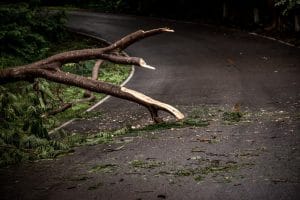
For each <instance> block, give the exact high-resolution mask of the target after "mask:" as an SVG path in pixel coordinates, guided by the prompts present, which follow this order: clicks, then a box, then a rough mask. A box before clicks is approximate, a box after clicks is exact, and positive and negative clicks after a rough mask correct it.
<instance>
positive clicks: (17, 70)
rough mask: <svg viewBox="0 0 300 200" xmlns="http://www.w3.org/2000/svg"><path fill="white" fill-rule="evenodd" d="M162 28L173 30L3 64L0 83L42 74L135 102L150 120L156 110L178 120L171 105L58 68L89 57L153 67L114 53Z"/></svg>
mask: <svg viewBox="0 0 300 200" xmlns="http://www.w3.org/2000/svg"><path fill="white" fill-rule="evenodd" d="M165 32H173V30H171V29H168V28H159V29H153V30H149V31H143V30H139V31H136V32H134V33H131V34H129V35H127V36H125V37H123V38H122V39H120V40H118V41H116V42H115V43H113V44H111V45H109V46H107V47H104V48H96V49H83V50H74V51H68V52H63V53H60V54H56V55H54V56H51V57H48V58H46V59H43V60H40V61H37V62H34V63H31V64H28V65H23V66H17V67H13V68H6V69H3V70H0V84H5V83H10V82H16V81H30V82H34V80H35V79H36V78H44V79H46V80H49V81H53V82H57V83H62V84H66V85H71V86H76V87H80V88H83V89H86V90H88V91H92V92H98V93H104V94H107V95H111V96H114V97H118V98H122V99H126V100H129V101H132V102H135V103H138V104H140V105H142V106H144V107H146V108H147V109H148V110H149V112H150V114H151V117H152V119H153V120H154V122H161V119H160V118H159V116H158V111H159V110H162V111H165V112H168V113H170V114H171V115H173V116H174V117H175V118H176V119H178V120H180V119H183V118H184V115H183V114H182V113H181V112H180V111H178V110H177V109H176V108H174V107H173V106H171V105H168V104H165V103H162V102H160V101H157V100H154V99H152V98H150V97H148V96H146V95H144V94H142V93H140V92H137V91H134V90H131V89H128V88H125V87H121V86H117V85H113V84H110V83H106V82H103V81H99V80H96V79H95V78H92V79H89V78H87V77H83V76H79V75H76V74H71V73H68V72H64V71H62V70H61V67H62V66H63V65H64V64H66V63H74V62H79V61H82V60H91V59H101V60H107V61H110V62H113V63H119V64H131V65H136V66H140V67H144V68H148V69H155V68H154V67H152V66H150V65H147V64H146V62H145V61H144V60H143V59H142V58H137V57H126V56H123V55H121V54H117V52H120V51H122V50H124V49H126V48H127V47H128V46H130V45H131V44H133V43H135V42H137V41H139V40H141V39H144V38H146V37H150V36H153V35H156V34H160V33H165Z"/></svg>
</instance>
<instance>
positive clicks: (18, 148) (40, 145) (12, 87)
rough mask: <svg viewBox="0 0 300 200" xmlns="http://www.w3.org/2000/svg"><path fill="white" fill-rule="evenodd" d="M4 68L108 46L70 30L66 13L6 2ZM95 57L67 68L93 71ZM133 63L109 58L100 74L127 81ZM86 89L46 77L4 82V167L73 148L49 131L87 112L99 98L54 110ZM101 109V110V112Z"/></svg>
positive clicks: (1, 33)
mask: <svg viewBox="0 0 300 200" xmlns="http://www.w3.org/2000/svg"><path fill="white" fill-rule="evenodd" d="M0 16H1V24H0V27H1V30H0V41H1V47H0V48H1V54H0V69H4V68H7V67H12V66H16V65H23V64H26V63H30V62H33V61H36V60H39V59H43V58H45V57H48V56H50V55H53V54H56V53H59V52H63V51H67V50H74V49H83V48H93V47H102V46H103V45H105V44H103V43H101V42H98V41H97V40H94V39H90V38H87V37H83V36H80V35H76V34H74V33H70V32H68V31H67V30H66V29H65V27H64V23H65V22H66V20H67V19H66V16H65V14H64V13H63V12H59V13H56V14H53V13H52V14H49V13H48V11H47V10H44V9H41V8H40V7H38V6H37V5H35V4H25V3H21V4H10V5H6V6H1V8H0ZM95 62H96V61H95V60H90V61H86V62H79V63H73V64H68V65H66V66H64V67H63V71H66V72H71V73H75V74H79V75H83V76H91V74H92V68H93V66H94V64H95ZM130 71H131V67H130V66H124V65H117V64H112V63H108V62H104V63H103V64H102V65H101V66H100V71H99V79H101V80H103V81H106V82H111V83H114V84H120V83H122V82H123V81H124V80H125V79H126V78H127V76H128V75H129V73H130ZM84 92H85V91H84V90H83V89H79V88H76V87H70V86H65V85H62V84H57V83H51V82H48V81H46V80H44V79H35V80H30V81H29V82H18V83H13V84H5V85H2V86H0V166H5V165H9V164H15V163H20V162H22V161H27V160H35V159H44V158H53V157H57V156H58V155H60V154H61V153H65V152H68V151H70V148H69V145H68V144H65V143H62V142H59V141H55V140H53V139H51V138H50V136H49V134H48V131H49V130H51V129H53V128H55V127H57V126H59V125H60V124H61V123H63V122H65V121H67V120H69V119H71V118H74V117H83V116H85V115H88V114H86V113H85V112H84V111H85V110H86V109H87V108H89V107H90V106H91V105H92V104H94V103H95V102H96V101H98V100H99V99H101V98H103V97H104V95H101V94H96V95H95V97H96V98H94V99H93V101H87V102H82V103H76V104H74V105H73V106H72V107H70V108H69V109H67V110H65V111H63V112H57V113H55V114H53V115H52V114H49V113H51V112H52V111H53V110H56V109H57V108H60V107H61V106H62V105H64V104H66V103H69V102H74V101H76V100H80V99H82V98H83V96H84ZM97 114H99V113H97Z"/></svg>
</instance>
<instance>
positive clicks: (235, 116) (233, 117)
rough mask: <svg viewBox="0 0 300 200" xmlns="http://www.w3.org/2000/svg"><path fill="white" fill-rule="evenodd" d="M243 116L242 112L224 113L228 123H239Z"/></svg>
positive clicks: (224, 118)
mask: <svg viewBox="0 0 300 200" xmlns="http://www.w3.org/2000/svg"><path fill="white" fill-rule="evenodd" d="M242 116H243V114H242V113H241V112H224V113H223V120H224V121H228V122H239V121H240V120H241V118H242Z"/></svg>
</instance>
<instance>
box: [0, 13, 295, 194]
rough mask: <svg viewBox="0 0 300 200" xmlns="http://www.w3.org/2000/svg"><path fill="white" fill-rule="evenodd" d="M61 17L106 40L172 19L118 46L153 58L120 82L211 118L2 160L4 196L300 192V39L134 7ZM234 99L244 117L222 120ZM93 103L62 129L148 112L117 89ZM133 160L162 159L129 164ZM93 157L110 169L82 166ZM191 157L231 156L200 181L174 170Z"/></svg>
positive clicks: (129, 120) (145, 118)
mask: <svg viewBox="0 0 300 200" xmlns="http://www.w3.org/2000/svg"><path fill="white" fill-rule="evenodd" d="M68 26H69V27H71V28H73V29H76V30H79V31H83V32H86V33H89V34H92V35H96V36H99V37H102V38H104V39H106V40H108V41H115V40H117V39H119V38H120V37H122V36H124V35H126V34H128V33H130V32H133V31H136V30H137V29H145V30H147V29H151V28H158V27H170V28H172V29H174V30H175V33H167V34H162V35H158V36H155V37H152V38H148V39H145V40H143V41H140V42H139V43H136V44H134V45H132V46H131V47H130V48H128V49H127V50H126V52H127V53H128V54H130V55H133V56H138V57H142V58H144V59H145V60H146V62H147V63H148V64H150V65H152V66H155V67H156V68H157V70H155V71H151V70H145V69H138V68H136V72H135V74H134V76H133V78H132V79H131V80H130V82H129V83H128V84H127V85H126V87H128V88H131V89H135V90H138V91H141V92H143V93H145V94H147V95H149V96H151V97H153V98H156V99H158V100H161V101H164V102H166V103H169V104H172V105H174V106H175V107H178V108H179V109H180V110H182V111H183V112H184V113H185V114H187V115H188V114H190V113H191V110H193V109H200V108H203V107H205V108H206V109H207V110H208V112H211V113H213V115H211V116H213V117H212V119H211V124H210V125H209V126H208V127H205V128H183V129H175V130H165V131H159V132H155V131H154V132H149V133H146V134H145V135H143V136H138V137H133V138H129V139H128V138H127V139H128V142H125V143H124V141H126V139H125V140H121V141H123V143H122V146H124V148H123V147H122V146H121V147H122V150H121V151H112V152H110V151H106V150H107V148H108V146H106V145H97V146H93V147H81V148H78V149H76V151H75V153H74V154H73V155H69V156H66V157H63V158H60V159H58V160H56V161H43V162H40V163H36V164H34V165H25V166H21V167H16V168H9V169H2V170H0V174H1V179H2V181H0V182H1V190H0V192H1V194H2V195H3V198H4V199H42V198H43V199H284V200H286V199H298V198H299V196H300V192H299V191H300V187H299V181H300V175H299V168H300V163H299V162H300V161H299V134H300V133H299V130H300V123H299V111H300V86H299V85H300V49H297V48H295V47H290V46H286V45H283V44H280V43H278V42H275V41H270V40H267V39H263V38H260V37H256V36H252V35H249V34H248V33H246V32H242V31H237V30H230V29H226V28H219V27H214V26H208V25H201V24H193V23H183V22H175V21H168V20H161V19H153V18H142V17H135V16H118V15H109V14H95V13H84V12H72V14H71V15H70V22H69V23H68ZM235 104H239V105H241V111H243V112H245V113H248V115H249V117H248V118H247V120H246V122H241V123H238V124H233V125H226V124H224V123H223V122H222V120H221V119H220V118H218V116H217V114H216V113H218V112H219V111H220V110H221V111H225V110H230V109H231V108H232V107H233V106H234V105H235ZM96 110H98V111H101V112H102V113H103V118H100V119H99V118H97V119H90V120H81V121H76V122H74V123H72V124H71V125H69V126H68V127H66V130H67V131H76V132H97V131H99V130H102V129H105V128H107V127H122V126H125V125H128V124H130V125H133V126H137V125H139V124H142V123H149V118H150V116H149V115H148V113H147V111H146V110H145V109H143V108H141V107H140V106H138V105H135V104H132V103H128V102H126V101H123V100H119V99H115V98H111V99H109V100H108V101H106V102H105V103H104V104H102V105H101V106H100V107H99V108H97V109H96ZM154 136H155V137H154ZM199 138H200V140H199ZM201 138H202V140H201ZM203 138H213V139H214V142H212V143H211V142H205V141H207V140H204V139H203ZM195 141H196V142H195ZM197 141H200V142H197ZM203 141H204V142H203ZM120 145H121V144H118V143H114V144H111V146H109V148H117V149H118V147H120ZM195 148H200V150H199V149H198V151H195ZM134 160H143V161H145V162H148V161H151V162H154V161H155V162H156V163H160V162H161V163H164V164H163V165H161V166H157V167H154V169H153V168H147V167H146V168H143V167H142V168H139V169H136V168H133V167H132V161H134ZM153 160H154V161H153ZM99 163H102V164H103V163H106V164H111V163H113V164H115V165H116V166H118V169H117V170H116V171H114V172H113V173H90V172H89V173H88V172H87V171H89V169H91V168H92V167H93V166H95V165H97V164H99ZM199 163H204V165H205V163H206V164H207V163H210V164H211V163H218V166H223V167H224V165H225V166H226V164H228V163H235V164H236V166H237V169H236V170H235V171H234V172H232V173H229V172H228V171H226V173H225V172H224V171H223V172H224V173H222V172H218V173H217V172H215V171H213V170H215V168H214V169H213V170H212V171H213V172H212V171H210V172H209V173H208V175H207V176H206V175H205V177H202V178H203V180H202V178H201V181H196V180H195V176H194V175H191V174H190V175H189V174H184V173H182V174H181V175H182V176H180V174H179V173H176V172H178V170H187V169H190V168H195V166H197V165H199ZM218 169H219V168H218ZM174 174H175V175H174ZM176 174H177V176H176ZM178 174H179V175H178Z"/></svg>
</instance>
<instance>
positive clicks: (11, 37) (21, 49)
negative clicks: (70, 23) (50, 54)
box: [0, 3, 66, 68]
mask: <svg viewBox="0 0 300 200" xmlns="http://www.w3.org/2000/svg"><path fill="white" fill-rule="evenodd" d="M0 18H1V21H0V43H1V46H0V52H1V53H0V56H1V57H2V60H4V61H5V59H10V58H11V56H17V57H18V59H21V60H23V61H25V62H30V61H33V60H36V59H40V58H42V57H44V56H45V55H46V53H47V51H48V46H49V43H50V42H55V41H58V40H60V39H62V38H63V37H64V36H65V33H66V32H65V28H64V23H65V21H66V20H65V15H64V13H57V14H53V13H52V14H50V13H48V12H47V11H46V10H41V9H40V8H39V7H37V6H34V7H32V6H30V5H28V4H25V3H19V4H9V5H6V6H1V7H0ZM1 63H2V62H1ZM5 64H7V63H5ZM14 64H15V63H12V65H14ZM18 64H19V63H18ZM1 67H2V68H4V67H7V66H5V65H3V64H2V66H1Z"/></svg>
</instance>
